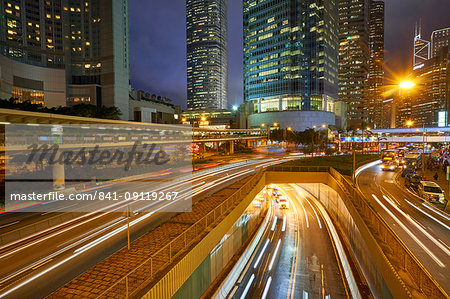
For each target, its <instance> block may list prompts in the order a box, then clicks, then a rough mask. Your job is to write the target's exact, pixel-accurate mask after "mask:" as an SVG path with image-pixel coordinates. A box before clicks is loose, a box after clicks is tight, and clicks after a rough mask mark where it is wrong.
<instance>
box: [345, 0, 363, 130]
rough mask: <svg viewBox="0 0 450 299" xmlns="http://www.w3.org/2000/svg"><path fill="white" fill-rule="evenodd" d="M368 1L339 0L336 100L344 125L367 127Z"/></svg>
mask: <svg viewBox="0 0 450 299" xmlns="http://www.w3.org/2000/svg"><path fill="white" fill-rule="evenodd" d="M369 3H370V2H369V0H339V42H340V46H339V100H341V101H344V102H346V103H347V124H348V126H349V127H354V128H358V127H359V128H361V126H362V125H363V123H364V124H369V113H368V106H369V93H368V89H369V88H368V87H369V82H368V77H369V56H370V50H369V15H370V10H369V8H370V6H369Z"/></svg>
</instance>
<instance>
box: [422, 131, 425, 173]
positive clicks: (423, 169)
mask: <svg viewBox="0 0 450 299" xmlns="http://www.w3.org/2000/svg"><path fill="white" fill-rule="evenodd" d="M422 156H423V159H422V160H423V161H422V177H425V122H424V123H423V124H422Z"/></svg>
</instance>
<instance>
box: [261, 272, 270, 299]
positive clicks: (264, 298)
mask: <svg viewBox="0 0 450 299" xmlns="http://www.w3.org/2000/svg"><path fill="white" fill-rule="evenodd" d="M271 282H272V276H269V278H268V279H267V283H266V287H265V288H264V292H263V294H262V297H261V299H266V297H267V293H268V292H269V288H270V283H271Z"/></svg>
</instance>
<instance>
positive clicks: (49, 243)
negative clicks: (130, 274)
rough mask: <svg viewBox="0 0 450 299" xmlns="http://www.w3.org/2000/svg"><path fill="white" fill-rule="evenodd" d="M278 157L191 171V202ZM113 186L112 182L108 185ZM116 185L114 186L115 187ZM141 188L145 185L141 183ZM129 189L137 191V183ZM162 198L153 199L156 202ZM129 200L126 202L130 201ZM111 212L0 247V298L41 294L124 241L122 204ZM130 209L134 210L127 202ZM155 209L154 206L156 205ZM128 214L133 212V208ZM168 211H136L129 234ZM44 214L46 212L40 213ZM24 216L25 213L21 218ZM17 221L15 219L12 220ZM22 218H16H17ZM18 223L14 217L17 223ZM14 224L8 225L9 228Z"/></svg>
mask: <svg viewBox="0 0 450 299" xmlns="http://www.w3.org/2000/svg"><path fill="white" fill-rule="evenodd" d="M284 161H286V159H284V158H276V159H273V158H266V159H261V160H253V161H248V163H240V164H230V165H228V166H225V167H222V168H220V169H214V168H212V169H208V170H206V171H202V172H199V173H195V174H194V175H193V177H192V179H191V180H189V182H185V183H186V184H187V185H189V186H190V185H192V194H193V195H194V201H195V200H199V199H200V198H201V197H204V196H207V195H209V194H212V193H214V192H215V191H217V190H219V189H221V188H223V187H224V186H226V185H229V184H231V183H233V182H234V181H237V180H239V179H242V178H243V177H245V176H248V175H250V174H252V173H254V172H255V171H257V170H258V169H260V168H262V167H267V166H269V165H273V164H276V163H280V162H284ZM183 184H184V183H183V181H181V182H177V183H172V184H171V183H169V185H167V186H163V185H161V183H160V184H159V185H158V186H157V187H158V188H164V189H165V190H180V189H182V188H184V185H183ZM111 188H112V189H113V190H115V189H114V188H116V187H114V186H113V187H111ZM117 188H120V187H117ZM140 188H142V189H145V190H148V189H149V186H148V183H145V182H143V183H142V186H141V187H140ZM132 191H139V188H137V189H136V190H132ZM166 204H168V203H156V206H155V207H159V206H158V205H160V206H161V208H162V206H163V205H166ZM131 205H132V204H131ZM112 209H116V212H110V213H90V214H80V217H79V218H77V219H75V220H74V221H72V222H70V223H69V224H68V225H64V226H57V227H55V228H54V229H53V230H51V231H49V232H46V233H42V234H38V235H37V236H35V237H33V238H28V239H25V240H22V241H20V242H14V243H12V244H10V245H9V246H4V247H2V248H1V249H0V264H1V265H2V266H1V268H0V298H4V297H7V298H31V297H42V296H45V295H47V294H49V293H51V292H52V291H54V290H56V289H58V288H59V287H60V286H62V285H63V284H65V283H66V282H68V281H70V280H71V279H73V278H74V277H76V276H77V275H79V274H80V273H82V272H83V271H85V270H87V269H89V268H90V267H91V266H93V265H95V264H96V263H98V262H99V261H101V260H103V259H104V258H106V257H107V256H109V255H111V254H112V253H114V252H116V251H118V250H119V249H121V248H122V247H123V246H126V242H127V241H126V240H127V237H126V236H127V234H126V227H127V224H126V220H127V219H126V217H125V216H124V213H123V205H122V206H120V205H119V206H117V207H114V208H112ZM132 210H133V211H136V210H137V209H135V208H133V207H132ZM156 211H157V209H156ZM133 214H134V213H133ZM170 215H171V213H158V212H153V213H147V212H142V213H137V214H135V215H133V218H131V220H130V223H131V227H130V232H131V237H132V239H135V238H137V237H138V236H140V235H142V234H143V233H145V231H146V230H148V229H149V228H151V227H153V226H155V225H156V224H157V223H160V222H161V220H163V219H166V218H167V217H169V216H170ZM41 216H43V217H45V216H46V215H41ZM24 219H25V220H24V221H29V220H27V219H28V218H27V217H25V218H24ZM14 221H17V220H14ZM20 221H22V220H20ZM19 223H20V222H19ZM19 223H14V224H12V225H10V226H8V227H7V228H8V229H14V227H15V225H20V224H19Z"/></svg>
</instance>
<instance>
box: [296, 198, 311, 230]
mask: <svg viewBox="0 0 450 299" xmlns="http://www.w3.org/2000/svg"><path fill="white" fill-rule="evenodd" d="M298 202H299V203H300V205H301V206H302V209H303V212H304V213H305V218H306V227H307V228H309V221H308V214H306V209H305V207H304V206H303V203H302V199H301V198H299V199H298Z"/></svg>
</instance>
